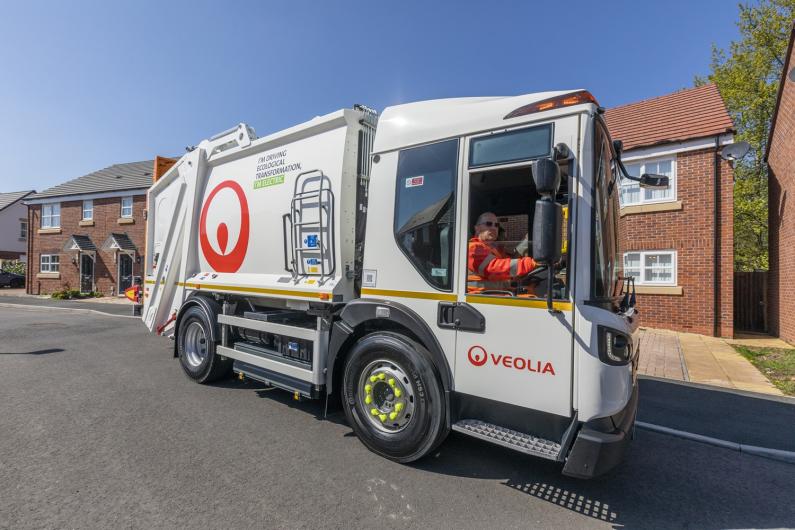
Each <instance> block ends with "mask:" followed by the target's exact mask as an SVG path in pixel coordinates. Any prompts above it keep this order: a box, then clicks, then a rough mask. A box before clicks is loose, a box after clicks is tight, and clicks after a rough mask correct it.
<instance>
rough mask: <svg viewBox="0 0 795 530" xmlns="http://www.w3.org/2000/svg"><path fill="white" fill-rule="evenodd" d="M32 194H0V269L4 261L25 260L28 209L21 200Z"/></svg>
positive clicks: (24, 192) (21, 192) (29, 192)
mask: <svg viewBox="0 0 795 530" xmlns="http://www.w3.org/2000/svg"><path fill="white" fill-rule="evenodd" d="M32 193H35V192H34V191H32V190H29V191H16V192H12V193H0V267H2V265H3V262H5V261H16V260H21V261H26V260H27V250H28V207H27V206H25V204H24V203H23V199H25V197H28V196H30V195H31V194H32Z"/></svg>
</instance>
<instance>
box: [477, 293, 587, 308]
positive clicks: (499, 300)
mask: <svg viewBox="0 0 795 530" xmlns="http://www.w3.org/2000/svg"><path fill="white" fill-rule="evenodd" d="M466 300H467V303H469V304H488V305H506V306H514V307H532V308H535V309H546V308H547V301H546V300H538V299H532V300H531V299H528V298H508V297H499V296H485V295H477V294H468V295H467V296H466ZM571 307H572V304H571V302H552V308H553V309H557V310H558V311H571Z"/></svg>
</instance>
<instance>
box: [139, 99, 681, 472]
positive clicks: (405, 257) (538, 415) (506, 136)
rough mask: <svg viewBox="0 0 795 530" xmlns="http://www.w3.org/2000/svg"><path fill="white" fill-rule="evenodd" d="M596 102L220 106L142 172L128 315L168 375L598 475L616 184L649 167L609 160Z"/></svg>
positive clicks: (385, 429) (627, 375)
mask: <svg viewBox="0 0 795 530" xmlns="http://www.w3.org/2000/svg"><path fill="white" fill-rule="evenodd" d="M602 114H603V109H602V108H601V107H599V105H598V103H597V102H596V100H595V99H594V98H593V96H592V95H591V94H590V93H588V92H587V91H584V90H574V91H559V92H544V93H536V94H528V95H522V96H516V97H482V98H455V99H442V100H433V101H422V102H417V103H409V104H405V105H398V106H394V107H389V108H387V109H385V110H384V111H383V112H382V114H381V115H380V116H379V115H378V114H377V113H376V112H375V111H373V110H371V109H369V108H367V107H364V106H359V105H357V106H354V107H353V108H352V109H344V110H340V111H337V112H333V113H331V114H328V115H325V116H319V117H316V118H314V119H312V120H310V121H308V122H306V123H302V124H300V125H296V126H294V127H291V128H289V129H286V130H283V131H279V132H277V133H274V134H270V135H268V136H265V137H262V138H257V137H256V135H255V133H254V131H253V129H252V128H250V127H249V126H247V125H245V124H240V125H239V126H237V127H235V128H233V129H230V130H228V131H225V132H223V133H221V134H218V135H216V136H214V137H212V138H210V139H207V140H204V141H202V142H201V143H199V144H198V146H197V147H195V148H192V149H191V150H190V151H189V152H187V153H186V154H185V155H184V156H182V157H181V158H180V159H179V160H178V161H177V162H176V163H175V165H174V166H173V167H172V168H171V169H169V170H168V171H167V172H166V173H165V174H164V175H163V176H162V177H161V178H160V179H159V180H158V181H157V182H155V183H154V185H153V186H152V187H151V189H150V190H149V194H148V215H147V220H146V222H147V242H146V264H145V267H146V269H145V270H146V276H145V279H144V285H143V289H144V297H143V310H142V318H143V320H144V322H145V324H146V325H147V327H148V328H149V329H150V330H151V331H153V332H156V333H158V334H162V335H165V336H169V337H171V338H173V339H174V356H175V357H178V358H179V362H180V363H181V366H182V368H183V370H184V372H185V373H186V374H187V375H188V377H190V378H192V379H194V380H195V381H197V382H199V383H208V382H211V381H214V380H217V379H219V378H222V377H227V376H231V375H232V374H233V373H234V374H237V376H238V377H241V378H250V379H252V380H257V381H259V382H262V383H265V384H268V385H272V386H275V387H279V388H282V389H285V390H287V391H289V392H292V393H294V396H295V397H296V399H301V398H309V399H324V400H326V407H328V405H329V403H336V406H337V407H339V406H341V407H342V408H343V410H344V412H345V415H346V417H347V420H348V422H349V424H350V426H351V427H352V429H353V430H354V432H355V433H356V435H357V436H358V437H359V438H360V439H361V441H362V442H363V443H364V445H366V446H367V447H368V448H369V449H370V450H372V451H374V452H375V453H377V454H379V455H382V456H384V457H386V458H389V459H392V460H395V461H398V462H411V461H414V460H417V459H419V458H421V457H423V456H424V455H426V454H427V453H428V452H429V451H431V450H433V449H434V448H435V447H437V446H438V445H439V444H441V443H442V442H443V440H444V439H445V437H446V436H447V435H448V433H449V432H450V431H451V430H453V431H457V432H460V433H464V434H466V435H469V436H473V437H475V438H479V439H481V440H485V441H488V442H492V443H495V444H498V445H501V446H504V447H507V448H510V449H512V450H515V451H519V452H521V453H525V454H528V455H533V456H536V457H540V458H544V459H549V460H553V461H557V462H560V463H561V464H562V471H563V473H564V474H566V475H570V476H575V477H582V478H588V477H593V476H596V475H599V474H601V473H604V472H605V471H607V470H609V469H611V468H613V467H614V466H615V465H616V464H617V463H618V462H619V461H620V459H621V455H622V453H623V450H624V448H625V447H626V445H627V442H628V440H629V439H630V437H631V433H632V430H633V425H634V421H635V415H636V410H637V404H638V391H637V385H636V367H637V358H638V340H637V329H638V315H637V311H636V310H635V307H634V306H635V299H634V286H632V281H631V279H625V278H623V277H622V274H621V258H620V256H619V253H618V243H619V225H618V210H619V203H618V194H619V188H618V186H619V184H620V182H619V178H620V175H622V174H623V175H625V176H624V178H632V179H635V180H639V181H641V186H660V185H664V184H665V183H664V178H658V177H657V176H654V175H643V176H642V177H640V178H636V177H630V176H629V175H626V174H625V173H626V172H625V171H624V172H623V173H622V171H621V170H622V168H623V166H622V164H621V162H620V142H617V141H616V142H613V141H611V139H610V135H609V132H608V130H607V127H606V125H605V121H604V119H603V117H602ZM486 232H488V234H486ZM489 234H491V235H489Z"/></svg>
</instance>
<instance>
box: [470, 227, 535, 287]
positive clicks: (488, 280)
mask: <svg viewBox="0 0 795 530" xmlns="http://www.w3.org/2000/svg"><path fill="white" fill-rule="evenodd" d="M499 225H500V224H499V223H498V222H497V216H496V215H494V214H493V213H492V212H483V213H482V214H480V216H479V217H478V220H477V222H476V223H475V235H474V236H473V237H472V239H470V240H469V252H468V255H467V269H468V272H469V275H468V276H467V292H468V293H476V294H477V293H482V292H483V291H494V290H496V291H508V292H513V291H512V289H511V280H513V279H516V278H519V277H521V276H524V275H526V274H528V273H530V272H532V271H533V269H535V268H536V267H537V266H538V265H537V263H536V262H535V261H534V260H533V258H528V257H522V258H511V257H510V256H509V255H508V254H506V253H505V251H504V250H502V249H501V248H499V247H498V246H497V245H495V243H496V241H497V237H498V235H499Z"/></svg>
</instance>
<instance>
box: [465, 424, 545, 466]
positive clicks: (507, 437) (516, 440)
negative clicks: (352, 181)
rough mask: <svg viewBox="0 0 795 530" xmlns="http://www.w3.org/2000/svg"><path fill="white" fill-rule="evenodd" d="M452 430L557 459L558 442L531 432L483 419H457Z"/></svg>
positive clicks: (539, 455) (542, 456)
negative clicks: (538, 436)
mask: <svg viewBox="0 0 795 530" xmlns="http://www.w3.org/2000/svg"><path fill="white" fill-rule="evenodd" d="M453 430H454V431H456V432H460V433H464V434H468V435H469V436H474V437H475V438H480V439H481V440H486V441H487V442H491V443H494V444H497V445H501V446H503V447H507V448H508V449H513V450H514V451H519V452H520V453H525V454H527V455H532V456H538V457H540V458H546V459H547V460H558V455H559V454H560V444H559V443H557V442H553V441H551V440H545V439H543V438H537V437H535V436H533V435H531V434H525V433H523V432H519V431H514V430H511V429H508V428H506V427H500V426H499V425H494V424H493V423H486V422H485V421H480V420H459V421H457V422H455V423H454V424H453Z"/></svg>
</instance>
